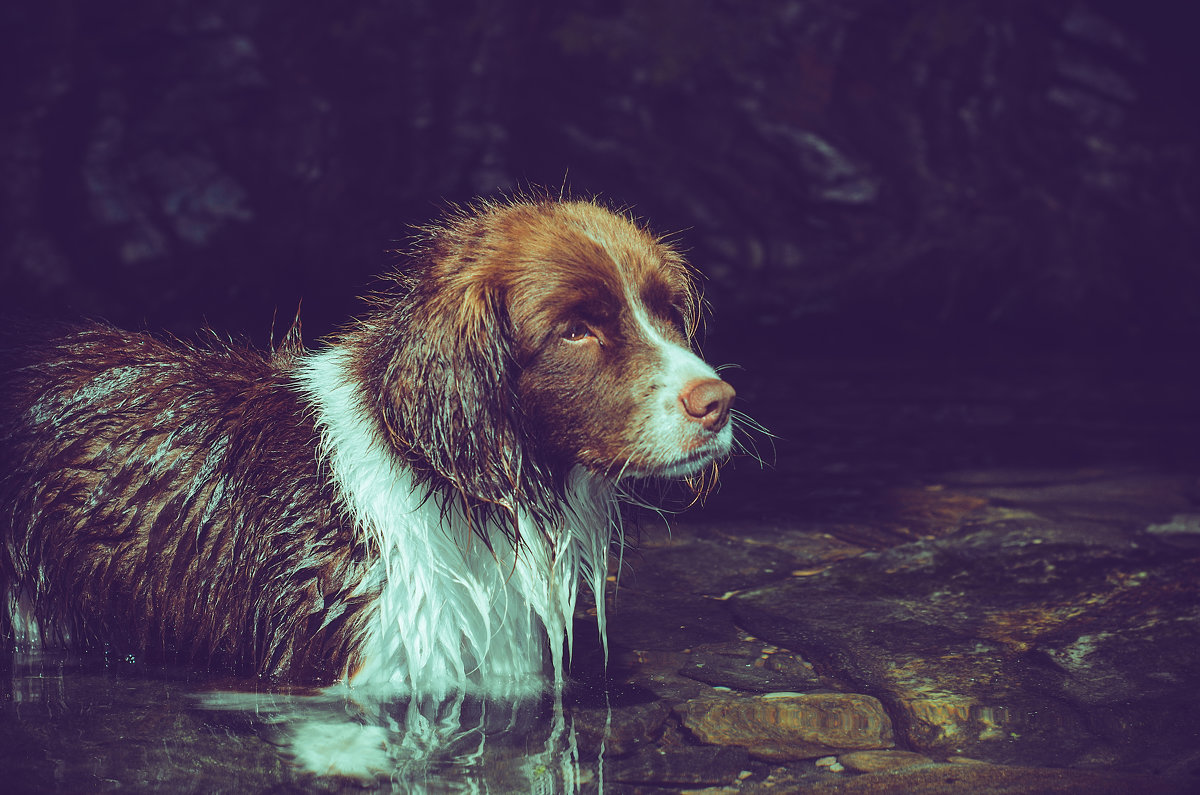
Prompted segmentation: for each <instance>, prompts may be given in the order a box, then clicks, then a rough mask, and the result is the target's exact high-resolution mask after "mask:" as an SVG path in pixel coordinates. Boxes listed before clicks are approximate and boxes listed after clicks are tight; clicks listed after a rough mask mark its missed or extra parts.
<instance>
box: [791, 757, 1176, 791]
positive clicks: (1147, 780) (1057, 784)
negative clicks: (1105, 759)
mask: <svg viewBox="0 0 1200 795" xmlns="http://www.w3.org/2000/svg"><path fill="white" fill-rule="evenodd" d="M807 791H808V792H814V793H820V792H829V793H834V792H836V793H862V794H863V795H867V793H893V792H903V793H905V795H958V793H963V792H970V793H972V795H1017V794H1018V793H1029V792H1040V793H1078V794H1079V795H1127V794H1128V793H1131V792H1137V793H1179V794H1180V795H1183V793H1190V792H1194V791H1195V789H1194V783H1193V782H1188V781H1183V780H1178V779H1163V778H1157V777H1155V776H1137V775H1120V774H1113V773H1110V772H1107V771H1105V772H1099V771H1092V770H1064V769H1056V768H1033V767H1008V766H1005V765H989V764H979V765H961V764H958V765H955V764H943V765H929V766H927V767H919V768H909V769H904V770H893V771H888V772H879V773H869V774H865V775H859V776H854V777H852V778H845V779H843V780H841V781H837V782H822V783H816V784H814V785H812V786H811V787H810V788H808V790H807Z"/></svg>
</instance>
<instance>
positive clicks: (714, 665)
mask: <svg viewBox="0 0 1200 795" xmlns="http://www.w3.org/2000/svg"><path fill="white" fill-rule="evenodd" d="M679 673H681V674H683V675H684V676H686V677H689V678H691V679H695V680H697V681H700V682H705V683H707V684H710V685H714V686H721V687H729V688H733V689H734V690H748V691H751V692H757V693H770V692H774V691H780V690H810V689H813V688H815V687H818V686H819V685H820V680H819V677H818V676H817V674H816V672H815V671H813V669H812V666H811V665H809V664H808V663H807V662H805V661H804V660H803V659H802V658H801V657H798V656H797V655H795V654H792V653H791V652H788V651H785V650H782V649H779V648H777V647H774V646H770V645H768V644H764V643H761V642H759V643H751V642H731V643H708V644H704V645H701V646H698V647H696V648H695V649H694V650H693V651H692V653H691V654H690V655H689V656H688V660H687V664H686V665H685V666H684V667H683V668H681V669H680V670H679Z"/></svg>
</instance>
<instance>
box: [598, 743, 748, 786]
mask: <svg viewBox="0 0 1200 795" xmlns="http://www.w3.org/2000/svg"><path fill="white" fill-rule="evenodd" d="M745 764H746V750H745V749H744V748H719V747H683V748H671V749H663V748H651V749H647V750H645V751H642V752H640V753H637V754H634V755H633V756H628V757H622V758H620V759H615V760H613V761H612V762H611V763H610V764H609V765H608V766H607V767H606V768H605V776H606V778H607V779H608V780H610V781H616V782H620V783H622V784H653V785H655V786H662V787H678V786H682V785H688V786H698V785H705V784H721V783H726V782H732V781H734V780H735V779H736V778H737V775H738V773H740V772H741V771H742V769H743V767H744V766H745Z"/></svg>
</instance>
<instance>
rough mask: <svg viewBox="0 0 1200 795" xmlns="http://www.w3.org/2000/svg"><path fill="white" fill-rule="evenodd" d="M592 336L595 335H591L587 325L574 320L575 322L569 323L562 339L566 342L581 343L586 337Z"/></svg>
mask: <svg viewBox="0 0 1200 795" xmlns="http://www.w3.org/2000/svg"><path fill="white" fill-rule="evenodd" d="M594 336H596V335H595V334H593V333H592V330H591V329H590V328H588V325H587V324H586V323H584V322H583V321H580V320H576V321H575V322H573V323H571V324H570V325H569V326H567V329H566V331H564V332H563V339H565V340H567V341H568V342H581V341H583V340H585V339H587V338H588V337H594Z"/></svg>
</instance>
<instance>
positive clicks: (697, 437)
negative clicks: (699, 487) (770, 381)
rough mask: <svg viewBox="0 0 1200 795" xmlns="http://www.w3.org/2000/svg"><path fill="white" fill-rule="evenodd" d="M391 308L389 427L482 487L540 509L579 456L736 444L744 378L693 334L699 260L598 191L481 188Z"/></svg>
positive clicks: (441, 233) (645, 465)
mask: <svg viewBox="0 0 1200 795" xmlns="http://www.w3.org/2000/svg"><path fill="white" fill-rule="evenodd" d="M402 278H403V281H404V282H405V290H404V292H403V293H402V295H401V297H400V299H399V300H398V302H396V303H391V302H390V301H389V302H388V303H387V304H386V305H384V306H385V311H383V312H381V313H380V315H379V318H380V321H379V322H383V323H385V324H386V325H387V326H388V327H389V328H391V329H393V330H394V333H393V334H392V335H391V336H390V337H389V340H390V345H389V347H388V348H387V349H386V350H384V351H382V353H383V354H384V355H383V356H382V357H373V356H367V357H365V358H366V359H367V360H369V361H371V362H374V365H373V367H375V368H376V369H375V370H374V371H373V372H371V371H369V372H367V373H366V377H365V381H366V382H367V383H376V384H378V385H379V387H378V391H377V392H376V393H374V394H377V395H378V398H379V400H380V406H379V413H380V416H381V417H382V420H383V431H384V433H385V435H386V437H387V438H389V439H391V440H393V441H394V442H395V444H396V446H397V449H398V451H399V452H401V453H402V454H404V455H405V456H406V457H407V458H408V460H409V461H410V462H411V463H412V465H413V467H414V470H415V471H417V472H419V473H424V472H427V473H430V475H429V476H430V477H431V478H435V477H436V478H440V479H441V480H442V481H444V482H446V483H448V484H449V485H450V486H452V487H453V488H454V489H455V490H456V491H458V492H459V493H461V494H463V495H464V496H465V497H467V498H468V500H471V501H473V503H474V504H476V505H483V506H487V505H497V506H503V507H505V508H513V507H514V506H517V505H525V506H528V507H530V508H531V509H534V510H536V509H537V506H539V505H540V506H548V505H550V503H551V499H550V495H551V493H552V492H553V490H554V488H555V486H554V485H553V484H554V483H562V482H563V481H564V479H565V476H566V473H568V472H569V471H571V469H572V468H573V467H574V466H582V467H584V468H586V469H587V470H589V471H591V472H593V473H595V474H598V475H601V476H603V477H606V478H609V479H618V478H621V477H664V478H688V477H692V476H696V475H699V474H700V473H702V472H703V471H705V470H706V469H707V468H708V467H709V465H710V464H712V463H713V462H714V461H715V460H717V459H718V458H721V457H723V456H725V455H726V454H727V453H728V452H729V450H730V447H731V444H732V429H731V427H730V423H729V412H730V405H731V404H732V402H733V388H732V387H730V386H729V385H728V384H726V383H725V382H724V381H722V380H721V379H720V378H719V377H718V376H717V374H716V372H715V371H714V370H713V369H712V368H711V367H709V366H708V365H707V364H705V363H704V362H703V361H702V360H701V359H700V358H699V357H698V356H696V355H695V353H693V352H692V350H691V341H692V338H693V335H694V333H695V331H696V326H697V324H698V322H699V313H700V301H699V298H698V296H697V294H696V290H695V286H694V284H693V282H692V277H691V273H690V270H689V268H688V266H687V264H686V263H685V262H684V260H683V258H682V257H680V256H679V255H678V254H677V253H676V252H675V251H674V250H672V249H671V248H670V247H669V246H668V245H666V244H664V243H663V242H661V241H660V240H657V239H656V238H654V237H653V236H652V235H650V234H649V233H647V232H646V231H645V230H643V229H641V228H640V227H638V226H637V225H636V224H634V223H633V222H632V221H630V220H629V219H628V218H625V217H623V216H619V215H616V214H614V213H612V212H610V211H608V210H606V209H603V208H601V207H599V206H597V205H595V204H591V203H588V202H565V203H564V202H552V201H532V202H527V201H517V202H513V203H508V204H500V205H483V206H481V207H477V208H474V210H473V211H468V212H464V213H462V214H460V215H458V216H457V217H455V218H452V219H450V221H449V222H448V223H446V224H445V225H444V226H439V227H436V228H433V229H431V230H429V236H428V239H427V240H426V242H425V244H424V245H423V246H421V247H420V249H419V250H418V251H417V252H416V253H415V256H414V267H413V268H412V269H410V271H409V272H408V273H407V274H406V275H405V276H404V277H402Z"/></svg>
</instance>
